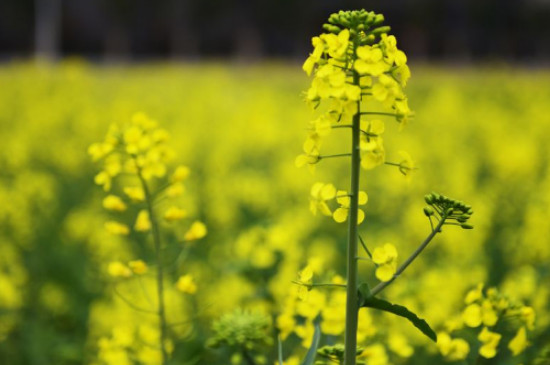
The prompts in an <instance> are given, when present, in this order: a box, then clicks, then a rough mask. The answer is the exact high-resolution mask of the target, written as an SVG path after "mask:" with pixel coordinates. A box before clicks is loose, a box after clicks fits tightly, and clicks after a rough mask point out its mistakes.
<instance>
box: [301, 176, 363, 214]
mask: <svg viewBox="0 0 550 365" xmlns="http://www.w3.org/2000/svg"><path fill="white" fill-rule="evenodd" d="M332 200H335V201H336V203H337V204H338V207H337V208H336V209H334V210H333V209H331V208H330V206H329V204H328V202H329V201H332ZM358 200H359V205H365V204H367V201H368V195H367V193H366V192H364V191H360V192H359V194H358ZM309 209H310V210H311V212H312V213H313V215H316V214H317V213H318V212H319V213H321V214H323V215H325V216H328V217H332V218H333V219H334V221H336V222H338V223H343V222H345V221H346V220H347V218H348V215H349V210H350V194H349V193H348V192H347V191H346V190H336V187H334V185H333V184H325V183H322V182H317V183H315V184H313V186H312V187H311V191H310V201H309ZM357 212H358V217H357V223H358V224H360V223H361V222H363V220H364V219H365V212H363V210H362V209H358V211H357Z"/></svg>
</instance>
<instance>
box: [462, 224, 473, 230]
mask: <svg viewBox="0 0 550 365" xmlns="http://www.w3.org/2000/svg"><path fill="white" fill-rule="evenodd" d="M460 227H462V228H464V229H474V226H472V225H470V224H466V223H464V224H461V225H460Z"/></svg>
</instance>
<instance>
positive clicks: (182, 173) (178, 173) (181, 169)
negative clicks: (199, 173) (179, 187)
mask: <svg viewBox="0 0 550 365" xmlns="http://www.w3.org/2000/svg"><path fill="white" fill-rule="evenodd" d="M190 173H191V170H190V169H189V167H187V166H183V165H181V166H178V167H177V168H176V170H174V173H173V174H172V176H171V177H170V182H171V183H172V184H174V183H177V182H182V181H184V180H185V179H187V177H188V176H189V174H190Z"/></svg>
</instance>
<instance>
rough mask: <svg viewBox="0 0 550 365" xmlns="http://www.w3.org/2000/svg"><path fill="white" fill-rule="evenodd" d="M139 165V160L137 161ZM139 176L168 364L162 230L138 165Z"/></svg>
mask: <svg viewBox="0 0 550 365" xmlns="http://www.w3.org/2000/svg"><path fill="white" fill-rule="evenodd" d="M136 166H137V161H136ZM137 176H138V178H139V181H140V182H141V186H142V188H143V192H144V193H145V201H146V203H147V210H148V212H149V220H150V221H151V230H152V232H153V242H154V245H155V259H156V262H157V299H158V309H157V315H158V317H159V330H160V338H159V341H160V350H161V352H162V365H166V364H168V351H167V350H166V338H167V325H166V311H165V307H164V273H163V271H162V246H161V241H160V230H159V226H158V222H157V219H156V216H155V212H154V210H153V204H154V199H153V196H152V195H151V191H150V190H149V187H148V186H147V182H146V181H145V178H144V177H143V175H142V173H141V169H140V168H139V167H138V170H137Z"/></svg>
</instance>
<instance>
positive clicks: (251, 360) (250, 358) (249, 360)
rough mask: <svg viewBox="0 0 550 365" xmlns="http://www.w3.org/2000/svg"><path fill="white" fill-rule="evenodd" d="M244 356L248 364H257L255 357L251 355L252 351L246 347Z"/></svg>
mask: <svg viewBox="0 0 550 365" xmlns="http://www.w3.org/2000/svg"><path fill="white" fill-rule="evenodd" d="M243 357H244V359H245V360H246V363H247V364H248V365H256V363H255V362H254V359H253V358H252V356H250V353H249V352H248V351H247V350H246V349H243Z"/></svg>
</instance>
